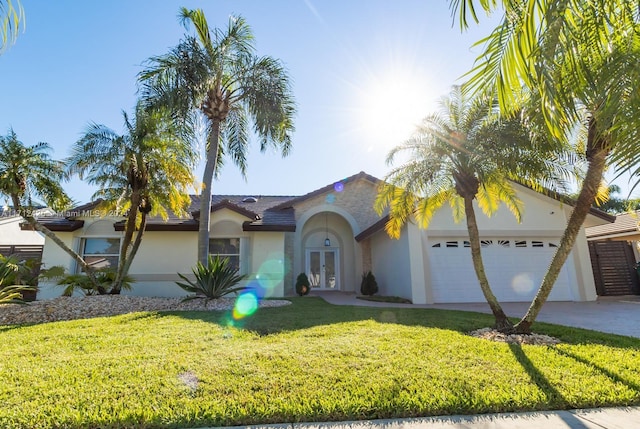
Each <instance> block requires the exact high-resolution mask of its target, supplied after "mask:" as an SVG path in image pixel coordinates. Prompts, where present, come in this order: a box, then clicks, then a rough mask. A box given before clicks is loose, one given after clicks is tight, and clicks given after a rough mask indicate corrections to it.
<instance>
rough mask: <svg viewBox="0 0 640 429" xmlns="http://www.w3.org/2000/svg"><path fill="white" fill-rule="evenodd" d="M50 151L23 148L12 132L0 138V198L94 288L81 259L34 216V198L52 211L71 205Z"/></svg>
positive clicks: (61, 171) (62, 173) (47, 148)
mask: <svg viewBox="0 0 640 429" xmlns="http://www.w3.org/2000/svg"><path fill="white" fill-rule="evenodd" d="M50 151H51V147H50V146H49V145H48V144H47V143H38V144H36V145H33V146H25V145H24V144H23V143H22V142H21V141H20V140H18V136H17V135H16V133H15V132H14V131H13V130H12V129H11V130H9V133H8V134H7V135H6V136H0V195H5V196H6V197H9V198H10V199H11V202H12V204H13V209H14V211H15V212H16V214H18V215H20V216H22V217H23V218H24V219H25V220H26V221H27V222H28V223H29V224H30V225H31V226H32V227H33V228H34V229H35V230H37V231H40V232H41V233H42V234H44V235H45V236H46V237H47V238H49V239H50V240H51V241H53V242H54V243H56V244H57V245H58V246H59V247H60V248H61V249H63V250H64V251H65V252H67V253H68V254H69V255H71V257H72V258H73V259H74V260H75V261H76V262H77V263H78V264H79V265H80V266H82V267H83V268H84V269H85V271H86V272H87V275H88V276H89V278H90V279H91V281H92V282H93V283H94V284H96V285H97V284H98V282H97V280H96V279H95V277H94V275H93V271H92V270H91V267H90V266H89V265H87V263H86V262H85V261H84V259H83V258H82V257H81V256H80V255H78V253H76V252H75V251H74V250H73V249H71V248H70V247H69V246H67V245H66V244H65V243H64V241H62V240H60V238H58V236H57V235H55V234H54V233H53V232H52V231H50V230H49V229H48V228H47V227H45V226H44V225H41V224H40V223H39V222H38V221H37V220H36V218H35V216H34V199H36V198H40V199H42V201H44V203H45V204H46V205H48V206H49V207H52V208H53V209H55V210H62V209H65V208H66V207H67V206H68V205H69V204H70V202H71V200H70V199H69V197H68V196H67V194H66V193H65V192H64V189H62V185H61V183H62V182H63V181H64V180H65V179H66V178H67V176H66V173H65V170H64V165H63V164H62V163H61V162H59V161H56V160H53V159H51V157H50V156H49V152H50Z"/></svg>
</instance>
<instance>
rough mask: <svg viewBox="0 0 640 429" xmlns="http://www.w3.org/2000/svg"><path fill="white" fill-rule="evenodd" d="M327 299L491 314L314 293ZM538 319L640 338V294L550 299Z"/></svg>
mask: <svg viewBox="0 0 640 429" xmlns="http://www.w3.org/2000/svg"><path fill="white" fill-rule="evenodd" d="M313 295H317V296H321V297H322V298H324V299H325V300H326V301H327V302H329V303H331V304H336V305H359V306H370V307H407V308H442V309H449V310H462V311H476V312H479V313H491V311H490V310H489V306H488V305H487V304H486V303H476V304H433V305H413V304H389V303H378V302H372V301H364V300H361V299H356V297H355V294H350V293H344V292H333V291H331V292H314V293H313ZM502 307H503V309H504V310H505V312H506V313H507V315H509V316H510V317H521V316H523V315H524V314H525V313H526V311H527V309H528V308H529V303H528V302H506V303H503V304H502ZM537 320H538V321H540V322H549V323H555V324H558V325H565V326H574V327H576V328H585V329H592V330H594V331H601V332H609V333H612V334H619V335H627V336H630V337H636V338H640V296H628V297H615V298H611V297H607V298H599V299H598V300H597V301H592V302H547V303H546V304H545V305H544V307H542V310H541V311H540V314H539V316H538V319H537Z"/></svg>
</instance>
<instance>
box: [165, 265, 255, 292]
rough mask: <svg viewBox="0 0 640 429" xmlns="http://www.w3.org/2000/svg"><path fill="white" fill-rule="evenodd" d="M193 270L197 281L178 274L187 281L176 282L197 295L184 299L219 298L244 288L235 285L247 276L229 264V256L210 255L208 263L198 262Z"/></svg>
mask: <svg viewBox="0 0 640 429" xmlns="http://www.w3.org/2000/svg"><path fill="white" fill-rule="evenodd" d="M192 271H193V275H194V276H195V281H191V280H189V279H188V278H187V277H186V276H184V275H182V274H180V273H178V276H180V278H181V279H182V280H184V281H185V282H186V283H182V282H176V284H177V285H178V286H180V287H181V288H182V289H184V290H186V291H187V292H191V293H195V295H192V296H188V297H186V298H185V299H184V300H183V301H188V300H191V299H196V298H204V299H206V300H211V299H218V298H222V297H223V296H225V295H229V294H231V293H234V292H238V291H241V290H242V289H244V288H243V287H235V285H237V284H238V283H240V282H241V281H242V280H243V279H244V278H245V277H246V276H244V275H241V274H238V270H237V269H236V268H234V267H232V266H230V265H229V259H228V258H225V257H223V258H221V257H220V256H219V255H216V256H215V257H214V256H211V255H209V257H208V258H207V265H204V264H203V263H201V262H198V263H197V264H196V266H195V267H194V268H192Z"/></svg>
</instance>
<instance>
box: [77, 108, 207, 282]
mask: <svg viewBox="0 0 640 429" xmlns="http://www.w3.org/2000/svg"><path fill="white" fill-rule="evenodd" d="M123 116H124V124H125V128H126V131H127V133H126V134H125V135H119V134H117V133H116V132H115V131H113V130H111V129H109V128H107V127H105V126H104V125H98V124H91V125H89V127H88V128H87V130H86V131H85V133H84V135H83V136H82V138H80V140H78V141H77V142H76V143H75V145H74V147H73V149H72V154H71V156H70V157H69V158H68V159H67V169H68V171H69V172H70V173H72V174H78V175H79V176H80V178H82V179H84V178H86V179H87V180H88V182H89V183H91V184H94V185H97V186H99V187H100V189H99V190H98V191H96V192H95V194H94V195H93V199H101V200H102V202H101V206H102V207H103V208H104V209H106V210H109V211H112V212H120V213H124V214H125V216H126V221H125V227H124V236H123V239H122V243H121V248H120V258H119V260H118V269H117V272H116V276H115V280H114V282H113V285H112V287H111V291H110V293H120V289H121V287H122V281H123V279H124V278H125V276H126V275H127V273H128V272H129V268H130V266H131V263H132V261H133V259H134V257H135V255H136V253H137V251H138V248H139V247H140V243H141V241H142V236H143V234H144V230H145V226H146V222H147V216H148V215H160V216H162V217H163V218H166V217H167V210H171V211H172V212H174V213H175V214H177V215H185V214H186V211H185V210H186V208H187V207H188V206H189V204H190V202H191V199H190V197H189V194H188V192H187V190H188V187H189V186H190V185H193V183H194V177H193V174H192V172H191V170H192V168H193V167H194V166H195V164H196V160H197V155H196V153H195V152H194V151H193V150H192V148H191V144H190V142H189V141H185V140H184V139H183V138H182V137H181V134H180V133H178V132H177V130H175V129H173V128H172V124H173V123H172V122H171V121H169V120H167V119H166V118H165V117H164V116H163V114H162V112H159V111H153V112H152V111H145V110H144V108H143V107H142V105H141V104H139V105H138V106H137V108H136V111H135V117H134V118H133V120H130V119H129V116H128V115H127V114H126V113H124V112H123ZM136 231H137V233H136V236H135V240H134V238H133V237H134V233H135V232H136Z"/></svg>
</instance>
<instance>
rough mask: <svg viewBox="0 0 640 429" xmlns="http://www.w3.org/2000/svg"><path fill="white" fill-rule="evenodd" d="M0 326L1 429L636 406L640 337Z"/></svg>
mask: <svg viewBox="0 0 640 429" xmlns="http://www.w3.org/2000/svg"><path fill="white" fill-rule="evenodd" d="M292 301H293V302H294V303H293V305H291V306H286V307H280V308H269V309H261V310H259V311H258V312H257V313H256V314H255V315H253V316H251V317H250V318H247V319H245V320H242V321H239V322H234V323H231V321H232V319H231V316H230V314H229V313H221V312H189V313H134V314H128V315H123V316H115V317H104V318H96V319H86V320H76V321H68V322H56V323H48V324H40V325H32V326H22V327H16V326H5V327H0V344H2V347H1V349H0V380H2V382H1V383H0V404H2V405H1V406H0V427H2V428H95V427H100V428H178V427H198V426H214V425H246V424H254V423H269V422H298V421H330V420H354V419H375V418H388V417H409V416H428V415H443V414H473V413H488V412H501V411H521V410H544V409H566V408H582V407H596V406H613V405H620V406H622V405H634V404H636V405H637V404H640V340H638V339H632V338H627V337H620V336H615V335H610V334H601V333H596V332H591V331H584V330H579V329H574V328H565V327H559V326H553V325H546V324H537V325H535V328H536V329H535V330H536V331H537V332H540V333H545V334H549V335H552V336H555V337H558V338H560V339H561V340H562V341H564V343H563V344H561V345H558V346H555V347H547V346H522V347H520V346H513V345H507V344H503V343H493V342H489V341H486V340H480V339H476V338H472V337H469V336H467V335H466V334H465V333H466V332H468V331H471V330H474V329H477V328H482V327H486V326H489V325H490V323H491V320H492V319H491V317H489V316H486V315H482V314H477V313H465V312H456V311H444V310H426V309H405V308H402V309H399V308H366V307H342V306H332V305H329V304H327V303H325V302H324V301H323V300H321V299H320V298H312V297H304V298H294V299H292Z"/></svg>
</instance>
